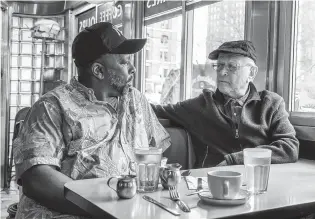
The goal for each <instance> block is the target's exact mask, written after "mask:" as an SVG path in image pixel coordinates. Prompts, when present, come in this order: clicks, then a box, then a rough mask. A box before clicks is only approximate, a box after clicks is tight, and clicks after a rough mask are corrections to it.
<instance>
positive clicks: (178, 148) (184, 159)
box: [160, 119, 196, 169]
mask: <svg viewBox="0 0 315 219" xmlns="http://www.w3.org/2000/svg"><path fill="white" fill-rule="evenodd" d="M160 123H161V124H162V125H163V126H164V128H165V129H166V131H167V132H168V133H169V134H170V137H171V146H170V147H169V148H168V149H167V150H166V151H165V152H164V154H163V156H164V157H167V158H168V161H167V163H179V164H180V165H182V169H191V168H193V167H194V164H195V161H196V158H195V153H194V149H193V145H192V141H191V137H190V134H189V133H188V132H187V131H186V130H185V129H183V128H181V127H179V126H174V125H171V124H170V123H169V121H168V120H163V119H160Z"/></svg>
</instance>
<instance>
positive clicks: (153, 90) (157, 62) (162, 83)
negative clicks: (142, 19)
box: [143, 16, 182, 104]
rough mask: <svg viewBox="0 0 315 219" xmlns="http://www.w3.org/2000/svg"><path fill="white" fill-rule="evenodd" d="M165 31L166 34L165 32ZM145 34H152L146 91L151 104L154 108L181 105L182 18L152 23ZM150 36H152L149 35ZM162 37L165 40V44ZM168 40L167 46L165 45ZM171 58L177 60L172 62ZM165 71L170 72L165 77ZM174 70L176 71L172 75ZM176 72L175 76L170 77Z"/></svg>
mask: <svg viewBox="0 0 315 219" xmlns="http://www.w3.org/2000/svg"><path fill="white" fill-rule="evenodd" d="M161 27H163V30H161ZM144 31H145V34H146V35H147V33H149V34H150V41H151V42H150V44H148V43H147V44H146V45H145V47H146V50H150V59H148V57H147V56H146V57H145V60H144V65H145V66H147V65H150V72H148V69H147V68H145V77H144V80H145V81H144V85H143V88H144V89H143V90H144V94H145V96H146V98H147V99H148V101H149V102H151V103H154V104H164V103H177V102H178V101H179V77H177V76H179V68H180V60H181V57H180V55H181V33H182V16H177V17H173V18H171V19H168V20H163V21H159V22H156V23H151V24H148V25H146V26H145V28H144ZM147 36H148V35H147ZM161 36H163V37H164V39H163V43H161V42H162V38H161ZM166 39H167V44H164V42H165V40H166ZM171 57H174V58H172V59H171ZM165 69H168V72H167V74H166V75H165ZM172 70H173V71H172ZM170 72H173V73H170Z"/></svg>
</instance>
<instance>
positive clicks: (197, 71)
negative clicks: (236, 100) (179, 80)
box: [186, 1, 245, 98]
mask: <svg viewBox="0 0 315 219" xmlns="http://www.w3.org/2000/svg"><path fill="white" fill-rule="evenodd" d="M226 12H228V13H226ZM244 26H245V1H237V2H234V1H220V2H216V3H213V4H211V5H208V6H204V7H200V8H197V9H194V21H193V54H192V70H191V77H190V78H188V79H187V80H188V81H187V82H188V83H186V84H187V86H190V91H191V92H190V97H196V96H198V95H199V94H200V93H201V92H202V89H204V88H208V89H211V90H215V89H216V72H215V70H213V69H212V67H211V64H212V63H211V61H210V60H209V59H208V54H209V53H210V52H211V51H213V50H215V49H216V48H218V46H220V45H221V44H222V43H223V42H226V41H232V40H243V39H244ZM200 27H204V28H200ZM188 98H189V94H188Z"/></svg>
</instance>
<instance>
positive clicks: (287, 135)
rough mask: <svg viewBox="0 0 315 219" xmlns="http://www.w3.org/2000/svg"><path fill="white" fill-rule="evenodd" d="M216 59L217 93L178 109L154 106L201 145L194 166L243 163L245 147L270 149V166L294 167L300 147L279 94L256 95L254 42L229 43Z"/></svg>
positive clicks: (214, 55)
mask: <svg viewBox="0 0 315 219" xmlns="http://www.w3.org/2000/svg"><path fill="white" fill-rule="evenodd" d="M209 59H211V60H216V61H217V62H216V63H215V64H213V68H214V69H215V70H216V72H217V90H216V91H215V92H213V91H211V90H207V89H204V90H203V93H202V94H201V95H200V96H199V97H196V98H194V99H189V100H186V101H183V102H180V103H177V104H175V105H167V106H159V105H156V106H154V105H152V107H153V109H154V111H155V113H156V114H157V116H158V117H161V118H167V119H170V120H171V121H173V122H175V123H177V124H180V125H182V126H183V127H185V128H186V129H187V130H188V131H189V132H190V133H191V134H192V137H193V139H195V140H196V141H198V142H199V143H200V144H199V145H198V146H196V145H195V152H196V155H197V164H196V167H210V166H215V165H236V164H243V152H242V150H243V149H244V148H254V147H259V148H267V149H270V150H272V157H271V162H272V163H287V162H296V161H297V159H298V151H299V142H298V140H297V138H296V136H295V130H294V128H293V126H292V125H291V123H290V121H289V119H288V113H287V112H286V110H285V103H284V100H283V98H282V97H280V96H279V95H278V94H276V93H273V92H270V91H267V90H263V91H261V92H257V90H256V88H255V86H254V84H253V83H252V82H253V80H254V78H255V76H256V74H257V72H258V67H257V65H256V60H257V57H256V51H255V48H254V45H253V43H252V42H250V41H246V40H240V41H231V42H225V43H223V44H222V45H221V46H219V48H218V49H216V50H214V51H213V52H211V53H210V54H209Z"/></svg>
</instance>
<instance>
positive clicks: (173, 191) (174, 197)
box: [168, 187, 190, 212]
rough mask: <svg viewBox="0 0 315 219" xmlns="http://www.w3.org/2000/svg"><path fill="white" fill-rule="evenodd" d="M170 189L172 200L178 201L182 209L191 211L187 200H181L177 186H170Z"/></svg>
mask: <svg viewBox="0 0 315 219" xmlns="http://www.w3.org/2000/svg"><path fill="white" fill-rule="evenodd" d="M168 190H169V192H170V197H171V199H172V201H174V202H176V204H177V205H178V207H179V208H180V209H181V210H182V211H184V212H190V208H189V207H188V205H186V203H185V202H183V201H182V200H180V196H179V194H178V192H177V188H176V187H170V188H169V189H168Z"/></svg>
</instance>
